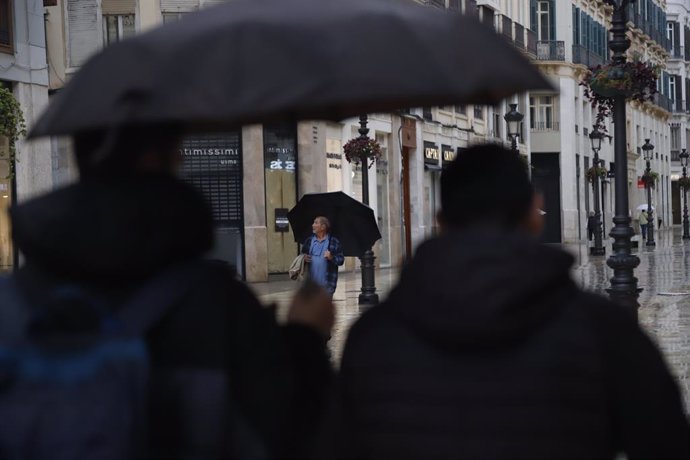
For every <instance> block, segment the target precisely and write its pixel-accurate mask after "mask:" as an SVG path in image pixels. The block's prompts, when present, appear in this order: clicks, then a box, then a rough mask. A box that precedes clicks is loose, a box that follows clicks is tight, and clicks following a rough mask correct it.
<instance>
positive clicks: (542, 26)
mask: <svg viewBox="0 0 690 460" xmlns="http://www.w3.org/2000/svg"><path fill="white" fill-rule="evenodd" d="M550 8H551V2H549V1H539V2H537V40H539V41H550V40H552V37H551V9H550Z"/></svg>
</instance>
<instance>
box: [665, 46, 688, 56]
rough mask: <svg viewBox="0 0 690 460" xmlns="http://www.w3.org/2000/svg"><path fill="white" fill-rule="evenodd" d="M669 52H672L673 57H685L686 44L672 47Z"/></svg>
mask: <svg viewBox="0 0 690 460" xmlns="http://www.w3.org/2000/svg"><path fill="white" fill-rule="evenodd" d="M669 53H671V59H685V47H684V46H677V47H672V48H671V50H670V51H669Z"/></svg>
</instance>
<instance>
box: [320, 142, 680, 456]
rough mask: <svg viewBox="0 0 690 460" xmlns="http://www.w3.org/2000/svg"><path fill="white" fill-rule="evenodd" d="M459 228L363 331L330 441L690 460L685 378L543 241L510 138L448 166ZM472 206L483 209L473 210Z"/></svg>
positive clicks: (446, 186)
mask: <svg viewBox="0 0 690 460" xmlns="http://www.w3.org/2000/svg"><path fill="white" fill-rule="evenodd" d="M441 204H442V210H441V212H440V216H439V217H440V219H439V220H440V222H441V224H442V228H443V229H444V232H443V235H442V236H440V237H437V238H434V239H431V240H429V241H427V242H425V243H423V244H422V245H421V246H420V247H419V248H418V250H417V252H416V254H415V256H414V258H413V260H412V261H411V263H410V264H409V265H408V266H407V267H405V268H404V270H403V272H402V274H401V277H400V280H399V282H398V283H397V285H396V286H395V287H394V289H393V290H392V292H391V293H390V295H389V296H388V298H387V299H386V300H385V301H384V302H383V303H382V304H380V305H378V306H375V307H373V308H371V309H370V310H368V311H366V312H365V313H364V314H363V315H362V316H361V318H360V319H359V320H358V321H357V322H356V323H355V324H354V326H353V327H352V329H351V331H350V333H349V336H348V339H347V343H346V345H345V350H344V354H343V357H342V365H341V375H340V382H339V385H338V386H337V387H338V391H337V397H336V399H335V403H334V409H333V413H332V420H331V427H332V431H331V435H332V439H330V441H329V442H330V443H329V442H326V444H328V445H329V446H330V450H331V451H332V452H336V456H337V457H338V458H347V459H360V460H361V459H383V458H385V459H393V458H394V459H398V460H400V459H473V460H488V459H495V460H499V459H500V460H506V459H530V460H537V459H550V460H555V459H573V460H575V459H577V460H585V459H614V458H618V457H616V455H617V453H619V452H622V453H624V454H625V455H626V458H628V459H630V460H635V459H662V458H663V459H687V458H689V456H690V438H689V430H688V421H687V419H686V417H685V415H684V412H683V404H682V402H681V399H680V395H679V390H678V386H677V385H676V382H675V381H674V379H673V378H672V376H671V375H670V373H669V370H668V369H667V367H666V365H665V364H664V361H663V359H662V356H661V355H660V353H659V351H658V350H657V348H656V347H655V346H654V344H653V343H652V341H651V340H650V339H649V338H648V337H647V335H646V334H645V333H644V332H643V331H642V330H641V329H640V327H639V326H638V324H637V320H636V315H635V312H634V311H630V310H629V309H627V308H628V307H622V306H620V305H617V304H614V303H612V302H610V301H609V300H607V299H605V298H603V297H600V296H598V295H594V294H589V293H586V292H583V291H582V290H581V289H579V288H578V287H577V286H576V285H575V283H574V282H573V280H572V279H571V277H570V268H571V266H572V264H573V257H572V256H571V255H569V254H567V253H566V252H564V251H562V250H560V249H557V248H554V247H549V246H543V245H540V244H538V243H537V240H536V236H537V235H538V234H539V232H540V231H541V228H542V226H543V222H542V217H541V216H540V213H539V212H538V208H540V205H541V204H542V201H541V199H539V198H538V197H537V196H536V195H535V194H534V192H533V189H532V186H531V184H530V182H529V178H528V176H527V173H526V172H525V168H524V165H523V164H522V162H521V161H520V159H519V158H518V156H517V155H515V154H514V153H512V152H510V151H508V150H505V149H503V148H502V147H499V146H495V145H484V146H477V147H473V148H470V149H469V150H468V151H466V152H463V154H462V155H458V157H457V159H456V160H455V161H454V162H453V163H452V164H451V165H450V166H449V167H448V168H447V169H446V170H445V171H444V172H443V175H442V178H441ZM468 215H469V216H472V218H471V219H467V216H468Z"/></svg>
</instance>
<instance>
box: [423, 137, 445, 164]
mask: <svg viewBox="0 0 690 460" xmlns="http://www.w3.org/2000/svg"><path fill="white" fill-rule="evenodd" d="M440 158H441V155H440V153H439V151H438V145H436V144H434V143H433V142H427V141H424V163H426V164H432V165H438V162H439V159H440Z"/></svg>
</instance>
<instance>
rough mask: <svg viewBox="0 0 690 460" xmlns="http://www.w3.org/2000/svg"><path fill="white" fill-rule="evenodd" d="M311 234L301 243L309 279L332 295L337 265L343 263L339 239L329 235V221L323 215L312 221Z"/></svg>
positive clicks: (335, 284) (343, 256)
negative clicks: (307, 266)
mask: <svg viewBox="0 0 690 460" xmlns="http://www.w3.org/2000/svg"><path fill="white" fill-rule="evenodd" d="M311 228H312V231H313V232H314V234H313V235H311V236H309V237H308V238H307V239H306V240H305V241H304V243H303V244H302V254H305V259H306V261H307V263H308V264H309V279H310V280H311V281H313V282H314V283H316V284H318V285H319V286H321V287H323V288H324V289H325V290H326V292H328V294H329V295H330V296H331V298H332V297H333V294H334V293H335V289H336V287H337V286H338V267H339V266H341V265H343V263H345V255H344V254H343V249H342V246H341V245H340V240H338V238H336V237H334V236H333V235H331V233H330V230H331V223H330V221H329V220H328V218H326V217H324V216H317V217H316V218H315V219H314V222H313V223H312V226H311Z"/></svg>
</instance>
